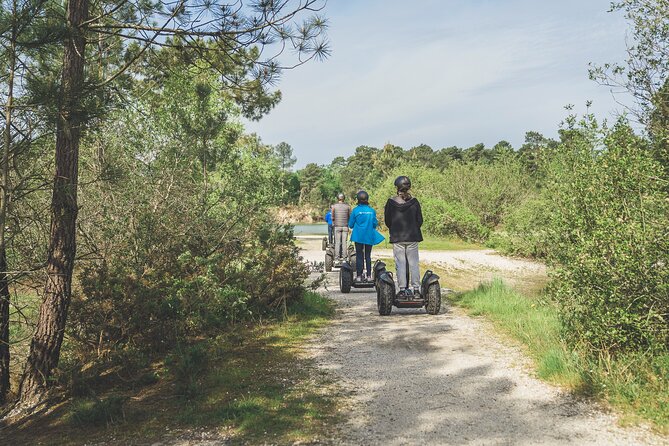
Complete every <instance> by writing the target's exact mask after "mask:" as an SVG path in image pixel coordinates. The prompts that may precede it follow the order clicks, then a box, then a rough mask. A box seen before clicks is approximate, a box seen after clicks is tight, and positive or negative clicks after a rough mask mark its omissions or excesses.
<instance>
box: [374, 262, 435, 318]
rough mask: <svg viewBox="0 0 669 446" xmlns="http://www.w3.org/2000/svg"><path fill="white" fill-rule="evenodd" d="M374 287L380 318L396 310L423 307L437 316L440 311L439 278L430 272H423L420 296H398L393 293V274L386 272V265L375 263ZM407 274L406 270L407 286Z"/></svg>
mask: <svg viewBox="0 0 669 446" xmlns="http://www.w3.org/2000/svg"><path fill="white" fill-rule="evenodd" d="M374 277H375V282H374V285H375V287H376V302H377V306H378V309H379V314H380V315H381V316H388V315H389V314H390V313H391V311H392V310H393V305H394V306H396V307H397V308H421V307H425V310H426V311H427V313H428V314H439V310H440V309H441V286H440V285H439V276H438V275H436V274H435V273H433V272H432V271H431V270H427V271H425V274H423V279H422V280H421V286H420V288H421V290H420V294H417V295H416V294H414V295H413V296H404V295H401V296H400V295H399V294H398V293H396V292H395V280H394V278H393V273H392V272H390V271H387V270H386V264H385V263H383V262H381V261H377V262H376V263H375V264H374ZM408 282H409V272H408V268H407V284H408Z"/></svg>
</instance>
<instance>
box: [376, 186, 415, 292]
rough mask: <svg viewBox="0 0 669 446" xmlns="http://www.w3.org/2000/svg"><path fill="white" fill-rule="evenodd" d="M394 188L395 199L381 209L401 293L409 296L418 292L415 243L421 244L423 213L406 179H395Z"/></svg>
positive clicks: (389, 200) (391, 199)
mask: <svg viewBox="0 0 669 446" xmlns="http://www.w3.org/2000/svg"><path fill="white" fill-rule="evenodd" d="M395 187H396V188H397V196H395V197H392V198H390V199H388V202H387V203H386V206H385V209H384V219H385V224H386V226H387V227H388V230H389V231H390V243H392V244H393V256H394V257H395V265H396V267H397V281H398V284H399V287H400V294H401V295H403V296H411V295H413V294H419V293H420V270H419V267H418V243H419V242H422V241H423V234H422V233H421V230H420V227H421V226H422V225H423V213H422V211H421V208H420V203H419V202H418V200H417V199H416V198H414V197H412V196H411V193H410V192H409V190H410V189H411V180H409V177H406V176H400V177H397V179H396V180H395ZM407 269H408V271H409V273H410V276H411V279H410V282H411V283H410V284H409V283H408V281H407ZM409 286H411V288H409Z"/></svg>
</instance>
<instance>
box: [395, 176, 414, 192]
mask: <svg viewBox="0 0 669 446" xmlns="http://www.w3.org/2000/svg"><path fill="white" fill-rule="evenodd" d="M395 187H396V188H397V190H399V191H404V192H406V191H408V190H409V189H411V180H410V179H409V177H407V176H404V175H402V176H399V177H397V178H396V179H395Z"/></svg>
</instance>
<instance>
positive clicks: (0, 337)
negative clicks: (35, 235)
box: [0, 0, 17, 404]
mask: <svg viewBox="0 0 669 446" xmlns="http://www.w3.org/2000/svg"><path fill="white" fill-rule="evenodd" d="M12 7H13V10H12V40H11V42H10V45H9V48H8V51H9V54H8V59H9V61H8V62H9V64H8V65H9V73H8V74H9V76H8V78H7V103H6V104H5V129H4V130H5V131H4V144H3V151H2V166H1V167H0V170H1V172H2V173H1V174H0V175H1V178H0V182H1V183H2V184H0V187H2V193H0V404H4V403H5V401H6V399H7V393H8V392H9V371H10V370H9V360H10V352H9V309H10V301H9V298H10V295H9V276H8V274H7V270H8V269H9V268H8V266H7V245H6V234H5V224H6V222H7V208H8V206H7V202H8V199H9V152H10V150H11V144H12V135H11V131H12V107H13V100H14V73H15V71H16V38H17V35H16V34H17V29H16V13H17V5H16V0H14V1H13V2H12Z"/></svg>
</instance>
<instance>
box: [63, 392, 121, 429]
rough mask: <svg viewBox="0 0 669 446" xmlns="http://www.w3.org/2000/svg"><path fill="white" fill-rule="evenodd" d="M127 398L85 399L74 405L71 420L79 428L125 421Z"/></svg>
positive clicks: (114, 396)
mask: <svg viewBox="0 0 669 446" xmlns="http://www.w3.org/2000/svg"><path fill="white" fill-rule="evenodd" d="M125 400H126V398H125V397H123V396H121V395H110V396H108V397H106V398H104V399H98V398H94V399H84V400H78V401H75V402H74V403H73V406H72V411H71V420H72V421H73V422H74V423H75V424H77V425H79V426H103V425H110V424H118V423H121V422H123V421H124V420H125V414H124V412H123V404H124V403H125Z"/></svg>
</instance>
